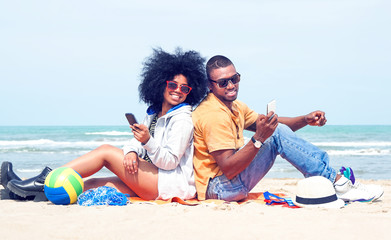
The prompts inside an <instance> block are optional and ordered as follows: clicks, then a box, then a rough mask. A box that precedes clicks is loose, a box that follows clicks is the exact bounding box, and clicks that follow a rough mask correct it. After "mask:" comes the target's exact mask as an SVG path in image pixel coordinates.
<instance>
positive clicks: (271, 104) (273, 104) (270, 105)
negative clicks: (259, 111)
mask: <svg viewBox="0 0 391 240" xmlns="http://www.w3.org/2000/svg"><path fill="white" fill-rule="evenodd" d="M271 111H273V112H274V113H276V100H272V101H270V102H269V103H268V104H267V106H266V114H269V112H271Z"/></svg>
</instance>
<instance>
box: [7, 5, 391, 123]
mask: <svg viewBox="0 0 391 240" xmlns="http://www.w3.org/2000/svg"><path fill="white" fill-rule="evenodd" d="M390 12H391V2H390V1H387V0H327V1H321V0H319V1H315V0H301V1H298V0H241V1H239V0H238V1H234V0H213V1H211V0H196V1H185V0H166V1H148V0H144V1H129V0H127V1H125V0H111V1H99V0H94V1H91V0H90V1H75V0H67V1H64V0H59V1H48V0H47V1H44V0H42V1H30V0H14V1H6V0H0V126H10V125H13V126H19V125H27V126H31V125H33V126H34V125H60V126H61V125H126V124H127V122H126V118H125V116H124V113H126V112H133V113H134V114H135V115H136V116H137V118H138V119H140V120H141V119H142V118H143V117H144V115H145V110H146V108H147V106H146V105H145V104H144V103H142V102H140V101H139V96H138V89H137V88H138V84H139V83H140V73H141V69H142V66H143V65H142V64H143V62H144V60H145V59H146V58H147V57H148V56H150V55H151V53H152V49H153V48H157V47H161V48H162V49H163V50H165V51H168V52H173V51H174V50H175V49H176V48H177V47H180V48H182V49H183V50H185V51H187V50H196V51H199V52H200V53H201V55H202V56H204V57H205V58H206V60H207V59H209V58H210V57H212V56H214V55H217V54H222V55H225V56H227V57H228V58H230V59H231V60H232V61H233V62H234V64H235V67H236V70H237V71H238V72H239V73H240V74H241V76H242V78H241V82H240V86H239V97H238V99H239V100H241V101H243V102H245V103H246V104H247V105H248V106H249V107H250V108H252V109H254V110H256V111H257V112H259V113H265V111H266V104H267V103H268V102H269V101H270V100H272V99H275V100H276V102H277V110H276V112H277V114H278V115H279V116H292V117H293V116H299V115H304V114H307V113H309V112H311V111H314V110H322V111H325V112H326V117H327V119H328V124H331V125H358V124H387V125H389V124H391V110H390V106H391V104H390V102H391V94H390V91H391V70H390V66H391V44H390V43H391V28H390V23H391V14H390Z"/></svg>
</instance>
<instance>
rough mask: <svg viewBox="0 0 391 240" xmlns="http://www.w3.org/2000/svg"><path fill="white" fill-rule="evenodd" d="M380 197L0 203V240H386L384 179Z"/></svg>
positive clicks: (279, 185) (390, 219) (291, 183)
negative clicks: (276, 202) (319, 201)
mask: <svg viewBox="0 0 391 240" xmlns="http://www.w3.org/2000/svg"><path fill="white" fill-rule="evenodd" d="M298 180H299V179H264V180H262V181H261V182H260V183H259V184H258V185H257V186H256V187H255V189H254V190H253V192H263V191H269V192H272V193H285V194H287V195H288V196H294V194H295V191H296V183H297V181H298ZM360 181H361V182H362V183H366V184H368V183H374V184H380V185H382V186H383V187H384V190H385V192H384V195H383V197H382V198H381V199H380V200H379V201H376V202H372V203H358V202H356V203H351V204H349V205H347V206H345V207H344V208H342V209H308V208H299V209H291V208H286V207H282V206H267V205H265V204H263V203H256V202H249V203H245V204H241V205H237V204H219V205H216V204H201V205H197V206H185V205H181V204H178V203H169V204H163V205H155V204H149V203H136V204H128V205H126V206H121V207H119V206H98V207H95V206H93V207H82V206H78V205H77V204H73V205H69V206H58V205H53V204H52V203H50V202H39V203H35V202H17V201H13V200H2V201H0V231H1V239H27V238H28V239H277V238H280V239H288V238H289V239H332V238H338V239H344V240H346V239H385V238H387V237H386V234H388V233H389V229H390V226H391V180H378V181H372V180H360Z"/></svg>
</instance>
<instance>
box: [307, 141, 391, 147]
mask: <svg viewBox="0 0 391 240" xmlns="http://www.w3.org/2000/svg"><path fill="white" fill-rule="evenodd" d="M312 144H314V145H316V146H323V147H391V142H365V141H362V142H312Z"/></svg>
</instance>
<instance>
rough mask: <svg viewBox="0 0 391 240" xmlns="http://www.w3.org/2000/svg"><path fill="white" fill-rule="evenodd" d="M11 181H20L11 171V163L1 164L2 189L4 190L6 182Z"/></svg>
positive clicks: (0, 181)
mask: <svg viewBox="0 0 391 240" xmlns="http://www.w3.org/2000/svg"><path fill="white" fill-rule="evenodd" d="M13 179H16V180H19V181H20V180H21V179H20V178H19V177H18V176H17V175H16V174H15V173H14V171H13V170H12V163H10V162H3V163H2V164H1V171H0V184H1V185H3V187H4V189H6V188H7V184H8V182H9V181H11V180H13Z"/></svg>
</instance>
